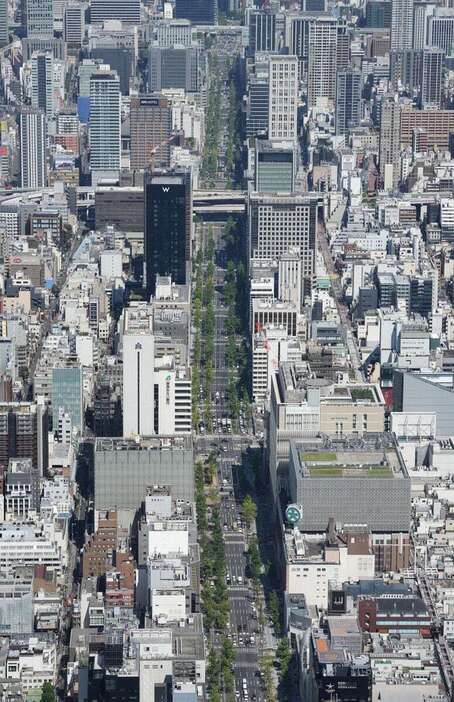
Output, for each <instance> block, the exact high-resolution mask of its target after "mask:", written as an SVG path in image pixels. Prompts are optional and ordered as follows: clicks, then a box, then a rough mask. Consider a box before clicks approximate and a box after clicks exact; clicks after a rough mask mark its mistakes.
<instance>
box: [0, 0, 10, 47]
mask: <svg viewBox="0 0 454 702" xmlns="http://www.w3.org/2000/svg"><path fill="white" fill-rule="evenodd" d="M8 40H9V35H8V0H0V47H2V46H6V45H7V44H8Z"/></svg>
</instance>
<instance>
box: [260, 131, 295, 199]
mask: <svg viewBox="0 0 454 702" xmlns="http://www.w3.org/2000/svg"><path fill="white" fill-rule="evenodd" d="M296 170H297V164H296V149H295V145H294V143H293V142H290V143H288V142H282V143H279V142H278V141H266V140H264V139H257V140H256V142H255V183H254V185H255V190H256V191H257V192H259V193H292V192H294V190H295V175H296Z"/></svg>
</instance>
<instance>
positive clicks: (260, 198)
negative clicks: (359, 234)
mask: <svg viewBox="0 0 454 702" xmlns="http://www.w3.org/2000/svg"><path fill="white" fill-rule="evenodd" d="M317 201H318V198H317V196H315V197H314V196H312V197H311V196H308V195H271V194H269V195H264V194H261V193H251V195H250V196H249V207H248V212H249V215H248V220H249V258H250V259H262V260H268V261H270V260H271V261H276V260H278V259H279V257H280V256H282V254H285V253H287V252H288V251H289V250H290V249H293V248H298V249H299V251H300V254H301V270H302V274H303V277H304V278H305V279H306V280H307V281H308V284H309V283H310V282H311V280H312V276H313V273H314V253H315V239H316V226H317Z"/></svg>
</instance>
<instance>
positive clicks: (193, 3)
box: [175, 0, 218, 24]
mask: <svg viewBox="0 0 454 702" xmlns="http://www.w3.org/2000/svg"><path fill="white" fill-rule="evenodd" d="M175 17H176V18H177V19H188V20H191V22H192V24H217V23H218V0H176V2H175Z"/></svg>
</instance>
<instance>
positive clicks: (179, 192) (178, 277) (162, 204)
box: [144, 171, 192, 295]
mask: <svg viewBox="0 0 454 702" xmlns="http://www.w3.org/2000/svg"><path fill="white" fill-rule="evenodd" d="M144 188H145V225H144V226H145V230H144V263H145V282H146V289H147V294H148V295H150V294H154V291H155V285H156V276H158V275H170V276H171V277H172V280H173V282H174V283H177V284H181V283H186V278H187V268H188V265H189V263H190V261H191V236H192V186H191V174H190V173H189V172H186V171H181V172H178V171H169V172H168V173H166V172H161V173H159V172H157V173H151V174H149V175H148V176H147V178H146V180H145V186H144Z"/></svg>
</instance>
